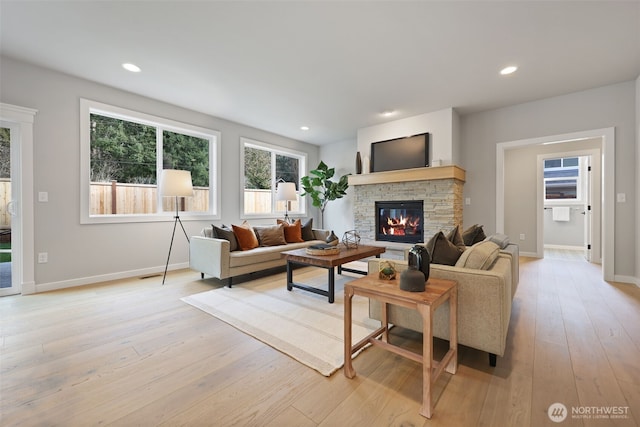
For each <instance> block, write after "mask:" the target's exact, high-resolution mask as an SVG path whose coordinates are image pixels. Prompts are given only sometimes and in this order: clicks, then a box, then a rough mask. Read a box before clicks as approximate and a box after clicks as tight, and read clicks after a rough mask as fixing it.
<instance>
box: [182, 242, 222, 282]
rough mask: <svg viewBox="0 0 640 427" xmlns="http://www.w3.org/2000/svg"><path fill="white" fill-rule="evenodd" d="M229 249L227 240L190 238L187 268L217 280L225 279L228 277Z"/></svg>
mask: <svg viewBox="0 0 640 427" xmlns="http://www.w3.org/2000/svg"><path fill="white" fill-rule="evenodd" d="M230 249H231V244H230V243H229V241H228V240H224V239H215V238H211V237H202V236H192V237H191V240H190V241H189V267H190V268H191V269H193V270H196V271H199V272H201V273H204V274H207V275H209V276H213V277H216V278H218V279H226V278H227V277H229V276H230V273H229V253H230Z"/></svg>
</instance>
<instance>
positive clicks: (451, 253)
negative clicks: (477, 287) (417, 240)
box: [425, 231, 463, 265]
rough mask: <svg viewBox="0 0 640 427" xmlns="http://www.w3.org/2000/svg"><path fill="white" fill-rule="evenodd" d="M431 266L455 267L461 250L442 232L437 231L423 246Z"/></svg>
mask: <svg viewBox="0 0 640 427" xmlns="http://www.w3.org/2000/svg"><path fill="white" fill-rule="evenodd" d="M425 246H426V247H427V250H429V254H430V255H431V262H432V263H433V264H444V265H455V264H456V261H457V260H458V258H460V255H462V252H463V249H461V248H459V247H458V246H456V245H454V244H453V243H451V242H450V241H449V240H448V239H447V238H446V236H445V235H444V233H443V232H442V231H438V232H437V233H436V234H434V235H433V237H432V238H431V239H429V241H428V242H427V244H426V245H425Z"/></svg>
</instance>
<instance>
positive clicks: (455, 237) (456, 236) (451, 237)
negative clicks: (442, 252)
mask: <svg viewBox="0 0 640 427" xmlns="http://www.w3.org/2000/svg"><path fill="white" fill-rule="evenodd" d="M447 240H448V241H450V242H451V243H453V244H454V245H456V246H457V247H459V248H460V249H462V250H463V251H464V250H465V249H466V245H465V244H464V240H463V239H462V236H461V235H460V226H459V225H456V226H455V227H454V228H453V230H451V231H450V232H449V234H447Z"/></svg>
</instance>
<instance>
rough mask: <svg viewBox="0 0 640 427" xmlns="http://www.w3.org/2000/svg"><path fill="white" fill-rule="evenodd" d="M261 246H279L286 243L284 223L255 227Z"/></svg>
mask: <svg viewBox="0 0 640 427" xmlns="http://www.w3.org/2000/svg"><path fill="white" fill-rule="evenodd" d="M253 231H255V233H256V235H257V237H258V242H259V243H260V246H279V245H286V244H287V242H286V240H285V239H284V226H283V225H282V224H278V225H273V226H269V227H253Z"/></svg>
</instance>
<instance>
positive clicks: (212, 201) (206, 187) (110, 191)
mask: <svg viewBox="0 0 640 427" xmlns="http://www.w3.org/2000/svg"><path fill="white" fill-rule="evenodd" d="M80 110H81V120H80V122H81V140H82V141H81V147H82V150H81V156H82V160H81V161H82V164H81V166H82V167H81V173H82V197H81V201H82V215H81V217H82V222H83V223H95V222H131V221H133V222H135V221H150V220H166V218H167V215H168V214H169V213H173V212H175V210H176V206H175V203H176V200H175V198H169V197H164V198H163V197H161V195H160V193H159V191H158V178H159V176H160V174H161V172H162V169H182V170H188V171H191V179H192V182H193V189H194V196H193V197H183V198H179V199H178V210H180V211H182V212H184V213H185V214H186V215H185V216H183V218H186V219H188V218H190V217H194V218H198V219H203V216H206V217H208V218H212V219H214V218H217V217H218V209H217V206H218V204H219V201H218V200H219V199H218V194H217V192H216V188H217V185H215V184H216V182H219V170H220V168H219V165H218V158H219V143H218V141H219V138H220V133H219V132H216V131H213V130H209V129H204V128H199V127H195V126H192V125H188V124H184V123H178V122H174V121H170V120H167V119H163V118H160V117H154V116H150V115H147V114H143V113H138V112H135V111H130V110H125V109H122V108H118V107H113V106H109V105H105V104H100V103H97V102H93V101H88V100H84V99H83V100H81V108H80Z"/></svg>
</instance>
